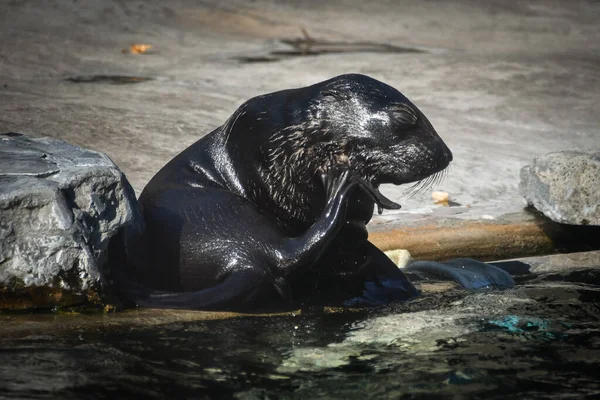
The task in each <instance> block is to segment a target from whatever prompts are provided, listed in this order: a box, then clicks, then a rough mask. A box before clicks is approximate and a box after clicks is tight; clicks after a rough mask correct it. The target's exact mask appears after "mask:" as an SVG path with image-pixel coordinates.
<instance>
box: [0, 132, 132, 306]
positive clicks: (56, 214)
mask: <svg viewBox="0 0 600 400" xmlns="http://www.w3.org/2000/svg"><path fill="white" fill-rule="evenodd" d="M137 207H138V206H137V201H136V199H135V194H134V192H133V190H132V188H131V186H130V185H129V183H128V182H127V179H126V178H125V176H124V174H123V173H122V172H121V171H120V170H119V169H118V168H117V166H116V165H115V164H114V163H113V162H112V161H111V160H110V159H109V158H108V157H107V156H106V155H104V154H102V153H99V152H96V151H92V150H88V149H84V148H81V147H77V146H73V145H71V144H68V143H66V142H64V141H62V140H59V139H55V138H50V137H28V136H23V135H20V134H3V135H0V308H23V307H36V306H52V305H65V304H70V303H75V302H79V301H82V300H85V299H86V298H87V299H90V298H96V299H97V298H98V294H99V293H100V289H101V288H102V285H103V284H104V278H103V271H104V267H105V264H106V259H107V248H108V243H109V239H110V238H111V237H112V236H113V235H115V234H116V233H118V232H119V230H121V229H122V228H124V227H125V226H126V225H129V224H132V223H134V222H136V221H137V219H138V218H139V211H138V209H137Z"/></svg>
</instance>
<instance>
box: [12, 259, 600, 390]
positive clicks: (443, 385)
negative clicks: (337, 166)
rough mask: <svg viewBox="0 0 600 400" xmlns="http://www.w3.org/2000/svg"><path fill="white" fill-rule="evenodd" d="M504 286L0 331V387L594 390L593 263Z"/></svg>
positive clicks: (597, 323) (598, 272) (597, 306)
mask: <svg viewBox="0 0 600 400" xmlns="http://www.w3.org/2000/svg"><path fill="white" fill-rule="evenodd" d="M517 283H518V284H517V287H516V288H515V289H511V290H506V291H483V292H467V291H463V290H456V289H454V290H446V291H441V292H437V293H436V292H429V293H426V294H424V295H423V296H422V297H420V298H418V299H415V300H413V301H410V302H407V303H402V304H396V305H393V306H388V307H385V308H381V309H377V310H369V311H353V312H350V311H345V312H335V313H331V312H325V311H323V310H312V311H311V310H308V311H306V310H305V311H303V312H302V313H301V314H299V315H285V316H264V317H261V316H259V317H256V316H248V317H239V318H231V319H225V320H212V321H196V322H185V323H174V324H168V325H160V326H153V327H131V328H123V327H120V328H114V327H113V328H111V327H104V328H98V327H96V328H94V329H80V330H76V331H73V332H68V333H65V334H61V335H60V336H58V337H57V336H55V335H35V336H31V335H30V336H27V337H24V338H18V339H17V338H15V339H5V340H0V397H2V398H53V399H54V398H57V399H58V398H60V399H68V398H90V399H92V398H93V399H95V398H134V397H135V398H142V397H146V398H236V399H278V398H284V399H286V398H290V399H330V398H333V399H365V398H376V399H386V398H389V399H398V398H406V399H412V398H423V399H426V398H461V397H468V398H475V399H477V398H481V399H505V398H529V399H531V398H533V399H535V398H540V399H541V398H582V397H587V396H589V397H595V396H600V379H599V377H600V372H599V371H600V269H591V268H587V269H580V270H573V271H569V272H568V273H565V274H555V273H547V274H542V275H527V276H524V277H523V276H522V277H520V278H519V277H518V278H517Z"/></svg>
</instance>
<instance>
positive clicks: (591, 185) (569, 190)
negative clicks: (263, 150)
mask: <svg viewBox="0 0 600 400" xmlns="http://www.w3.org/2000/svg"><path fill="white" fill-rule="evenodd" d="M519 189H520V191H521V194H522V195H523V197H525V200H526V201H527V203H528V204H530V205H532V206H533V207H535V208H536V209H538V210H539V211H541V212H542V213H543V214H544V215H546V216H547V217H548V218H550V219H552V220H553V221H556V222H560V223H563V224H573V225H600V150H577V151H561V152H556V153H549V154H546V155H544V156H541V157H538V158H536V159H534V160H533V164H532V165H527V166H525V167H523V169H521V183H520V185H519Z"/></svg>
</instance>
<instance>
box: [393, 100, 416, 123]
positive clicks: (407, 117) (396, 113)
mask: <svg viewBox="0 0 600 400" xmlns="http://www.w3.org/2000/svg"><path fill="white" fill-rule="evenodd" d="M390 115H391V117H392V119H393V120H394V121H396V123H398V124H401V125H415V124H416V123H417V121H418V119H419V116H418V114H417V113H416V111H415V110H414V109H413V108H412V107H411V106H409V105H408V104H405V103H394V104H392V105H391V106H390Z"/></svg>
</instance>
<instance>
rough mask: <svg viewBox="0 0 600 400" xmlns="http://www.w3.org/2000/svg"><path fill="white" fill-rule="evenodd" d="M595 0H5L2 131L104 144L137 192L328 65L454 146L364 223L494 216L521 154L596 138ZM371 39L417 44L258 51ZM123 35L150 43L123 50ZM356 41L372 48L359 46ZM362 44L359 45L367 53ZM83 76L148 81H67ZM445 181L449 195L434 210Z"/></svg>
mask: <svg viewBox="0 0 600 400" xmlns="http://www.w3.org/2000/svg"><path fill="white" fill-rule="evenodd" d="M599 20H600V2H597V1H592V0H589V1H584V0H564V1H558V0H513V1H506V0H493V1H485V2H481V1H476V0H455V1H447V0H430V1H421V0H405V1H381V2H377V3H375V4H372V3H371V2H360V1H342V0H334V1H330V2H316V1H314V2H311V1H292V2H279V1H269V0H257V1H253V2H246V1H241V0H240V1H228V2H219V1H216V0H208V1H204V2H195V1H191V0H190V1H184V0H174V1H169V2H166V1H143V2H141V1H117V0H106V1H73V2H67V1H44V2H39V1H33V0H32V1H2V2H0V132H5V131H17V132H23V133H27V134H36V135H51V136H56V137H59V138H61V139H65V140H67V141H69V142H72V143H75V144H78V145H82V146H85V147H89V148H92V149H95V150H100V151H102V152H105V153H107V154H108V155H109V156H110V157H111V158H112V159H113V160H114V161H115V162H116V163H117V165H119V166H120V167H121V168H122V169H123V171H124V172H125V173H126V175H127V177H128V178H129V180H130V181H131V182H132V184H133V186H134V188H135V189H136V191H137V192H138V193H139V192H140V191H141V189H142V188H143V187H144V185H145V184H146V182H147V181H148V180H149V179H150V178H151V177H152V175H153V174H154V173H155V172H156V171H157V170H158V169H159V168H160V167H161V166H162V165H163V164H165V163H166V162H167V161H168V160H169V159H170V158H171V157H173V156H174V155H175V154H177V153H178V152H179V151H181V150H182V149H184V148H185V147H186V146H188V145H190V144H191V143H193V142H194V141H196V140H197V139H198V138H199V137H201V136H202V135H204V134H206V133H208V132H209V131H211V130H212V129H213V128H215V127H217V126H219V125H220V124H222V123H223V122H224V121H225V120H226V119H227V117H228V116H229V115H230V114H231V113H232V112H233V111H234V110H235V109H236V108H237V107H238V106H239V105H240V104H241V103H242V102H243V101H244V100H246V99H248V98H250V97H252V96H255V95H258V94H261V93H265V92H270V91H275V90H279V89H284V88H291V87H297V86H304V85H309V84H312V83H315V82H318V81H321V80H324V79H327V78H329V77H332V76H334V75H338V74H342V73H347V72H358V73H364V74H368V75H371V76H373V77H375V78H377V79H380V80H382V81H384V82H386V83H388V84H390V85H392V86H394V87H396V88H398V89H399V90H400V91H402V92H403V93H404V94H405V95H406V96H407V97H409V98H410V99H411V100H413V102H415V103H416V104H417V105H418V106H419V107H420V108H421V109H422V110H423V111H424V113H425V114H426V115H427V116H428V118H429V119H430V120H431V122H432V123H433V125H434V126H435V127H436V129H437V131H438V132H439V134H440V135H441V136H442V137H443V139H444V140H445V141H446V143H447V144H448V145H449V147H450V148H451V149H452V151H453V152H454V156H455V161H454V162H453V163H452V167H451V170H450V174H449V175H448V178H447V179H446V180H445V181H444V182H443V183H442V184H441V185H438V186H436V187H434V188H431V189H428V190H425V191H424V192H423V193H421V194H418V195H415V196H414V197H412V198H411V199H406V198H405V196H403V195H402V193H403V191H404V190H405V188H402V187H399V188H397V187H392V188H386V190H384V193H387V194H388V195H390V197H391V198H392V199H394V200H396V201H399V202H400V203H401V204H403V206H404V207H403V209H402V210H400V211H398V212H386V213H384V215H383V216H381V217H377V218H375V219H374V221H373V223H374V224H377V223H386V222H390V221H391V222H394V221H397V220H398V218H399V217H401V218H402V219H405V220H407V221H410V220H411V219H415V218H433V219H437V218H446V217H449V216H457V217H460V218H472V219H482V218H483V219H490V218H492V219H493V218H496V217H498V216H500V215H503V214H506V213H509V212H515V211H520V210H522V208H523V206H524V201H523V200H522V199H521V196H520V195H519V193H518V190H517V186H518V181H519V169H520V168H521V167H522V166H523V165H525V164H528V163H531V161H532V159H533V157H535V156H538V155H541V154H543V153H546V152H550V151H556V150H563V149H567V148H569V149H570V148H579V147H582V148H590V147H600V128H599V126H600V113H599V111H600V110H599V108H598V104H600V68H599V67H598V65H600V24H598V21H599ZM302 28H304V29H306V31H307V32H308V34H309V35H310V37H312V38H316V39H317V40H326V41H334V42H370V43H371V45H373V43H374V44H375V45H376V44H383V45H393V46H398V47H405V48H409V49H417V50H421V52H407V53H404V52H385V51H384V52H381V51H379V52H375V51H370V52H369V51H362V52H360V51H359V52H345V53H344V52H342V53H335V54H324V55H319V56H300V57H293V56H283V57H281V59H280V60H279V61H272V62H265V63H260V62H254V63H244V62H240V58H244V57H245V58H246V59H247V58H254V59H261V58H264V57H268V56H270V55H271V54H270V53H271V52H277V51H280V52H281V51H283V52H284V53H285V52H286V51H290V50H292V51H293V50H294V49H293V48H292V47H290V46H289V45H286V44H285V43H282V42H281V41H280V40H281V39H300V38H302V37H303V34H302V31H301V29H302ZM134 43H148V44H151V45H152V46H153V48H152V49H151V50H150V51H149V53H148V54H145V55H134V54H126V53H123V52H122V49H126V48H128V47H129V46H130V45H131V44H134ZM367 47H368V46H367ZM367 50H368V48H367ZM91 75H125V76H138V77H149V78H152V80H151V81H147V82H142V83H135V84H133V83H131V84H120V85H118V84H107V83H74V82H71V81H67V80H66V79H67V78H70V77H71V78H73V77H78V76H84V78H85V77H87V76H91ZM431 190H445V191H447V192H449V193H450V198H451V200H452V201H454V202H455V203H458V205H455V206H454V207H442V206H437V205H434V204H433V202H432V200H431V197H430V192H431Z"/></svg>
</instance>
